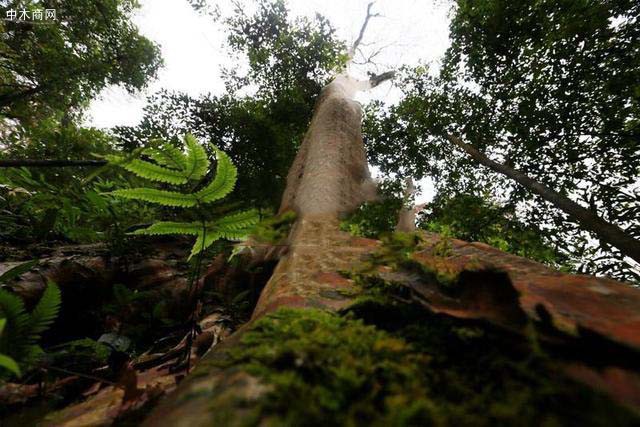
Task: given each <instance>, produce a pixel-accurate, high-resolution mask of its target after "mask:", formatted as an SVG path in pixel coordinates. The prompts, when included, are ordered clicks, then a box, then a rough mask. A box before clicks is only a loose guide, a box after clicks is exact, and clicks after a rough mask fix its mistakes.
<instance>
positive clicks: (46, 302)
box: [28, 281, 62, 343]
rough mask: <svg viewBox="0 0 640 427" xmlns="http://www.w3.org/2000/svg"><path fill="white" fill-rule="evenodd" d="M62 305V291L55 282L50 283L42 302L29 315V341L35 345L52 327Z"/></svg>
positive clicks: (41, 299)
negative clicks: (43, 333)
mask: <svg viewBox="0 0 640 427" xmlns="http://www.w3.org/2000/svg"><path fill="white" fill-rule="evenodd" d="M61 303H62V298H61V295H60V289H59V288H58V286H57V285H56V284H55V283H54V282H52V281H49V282H48V283H47V287H46V288H45V290H44V293H43V294H42V297H40V301H38V304H37V305H36V306H35V308H34V309H33V311H32V312H31V314H30V315H29V337H28V339H29V341H31V343H35V342H36V341H37V340H38V339H39V338H40V335H41V334H42V332H44V331H46V330H47V329H48V328H49V326H51V324H52V323H53V321H54V320H55V318H56V316H57V315H58V311H60V304H61Z"/></svg>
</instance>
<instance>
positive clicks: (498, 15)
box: [365, 0, 640, 280]
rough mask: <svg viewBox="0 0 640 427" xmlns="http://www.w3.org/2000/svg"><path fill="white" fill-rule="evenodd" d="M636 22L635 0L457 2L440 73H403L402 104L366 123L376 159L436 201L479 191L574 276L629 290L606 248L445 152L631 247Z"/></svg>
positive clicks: (619, 259)
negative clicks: (528, 183)
mask: <svg viewBox="0 0 640 427" xmlns="http://www.w3.org/2000/svg"><path fill="white" fill-rule="evenodd" d="M639 14H640V8H638V5H637V2H633V1H611V2H608V1H607V2H600V1H588V0H585V1H577V2H558V1H553V0H550V1H533V0H532V1H519V2H511V1H506V0H486V1H482V2H476V1H467V0H459V1H457V2H456V7H455V9H454V11H453V14H452V23H451V27H450V32H451V39H452V44H451V47H450V48H449V49H448V51H447V53H446V55H445V57H444V61H443V65H442V68H441V69H440V70H439V72H434V71H437V70H428V69H427V68H425V67H424V66H419V67H414V68H409V69H405V70H404V71H403V73H401V74H402V75H403V76H402V78H400V79H399V81H398V83H399V85H400V86H401V87H402V89H403V91H404V95H405V96H404V98H403V100H402V101H401V102H400V103H399V104H398V105H397V106H393V107H391V108H389V109H387V110H385V111H382V110H380V111H379V112H378V113H371V114H370V115H369V117H368V120H367V124H366V126H365V128H366V134H367V135H368V141H369V153H370V156H371V159H372V161H373V163H375V164H376V165H378V166H380V167H381V168H382V170H383V171H388V172H395V171H398V170H400V171H403V172H404V173H411V174H412V175H413V176H415V177H422V176H425V175H428V176H431V177H432V179H433V181H434V182H435V183H436V186H437V189H438V192H439V193H441V194H442V196H443V197H447V198H451V197H454V196H456V195H458V194H464V195H471V196H474V197H475V196H479V197H484V195H485V194H487V193H489V194H491V195H492V196H493V198H496V199H498V200H499V201H500V202H501V204H505V203H506V204H508V205H509V206H514V209H516V210H515V212H516V213H517V215H518V216H519V217H520V218H521V219H522V220H523V221H524V222H525V223H527V224H535V225H536V227H537V228H538V229H539V230H540V231H541V234H542V235H543V237H544V240H545V243H546V244H547V245H550V246H551V247H554V248H557V250H559V251H560V252H562V253H564V254H565V255H566V256H568V257H573V258H575V259H577V262H576V268H577V269H578V271H580V272H589V273H599V274H608V275H611V276H613V277H616V278H623V279H627V280H634V279H635V280H637V279H638V277H639V276H638V273H637V268H636V269H635V270H634V267H633V266H632V265H630V264H629V263H627V261H626V260H625V259H624V257H623V256H622V254H621V253H619V252H618V251H617V250H616V249H615V248H611V247H610V246H609V245H607V244H605V243H602V242H599V241H597V240H596V239H594V238H593V236H591V235H590V234H588V233H586V232H585V231H583V230H582V229H581V228H580V225H579V224H576V223H575V222H573V219H572V218H567V216H566V215H565V214H563V213H562V212H561V211H559V210H557V209H556V208H554V207H553V206H552V205H550V204H549V203H547V202H544V201H542V200H541V199H540V198H538V196H535V195H533V194H532V193H530V192H528V191H527V190H525V189H524V188H523V187H520V186H519V185H517V184H516V183H515V182H513V181H511V180H509V179H508V178H506V177H503V176H500V175H497V174H495V173H492V172H488V171H487V170H485V169H484V168H483V167H480V166H479V165H477V164H476V163H474V161H473V160H472V159H471V158H469V157H468V156H466V155H465V154H462V155H461V154H460V153H459V152H458V151H457V150H454V149H452V146H451V144H450V142H449V141H447V138H446V135H447V134H453V135H457V136H459V137H461V138H462V140H463V141H465V142H466V143H468V144H470V145H472V146H473V147H475V148H476V149H478V150H479V151H480V152H482V153H484V154H486V155H487V156H488V157H490V158H491V159H493V160H495V161H497V162H499V163H504V164H506V165H508V166H510V167H512V168H515V169H517V170H520V171H523V172H525V173H526V174H527V175H528V176H530V177H531V178H533V179H534V180H536V181H537V182H539V183H541V184H543V185H545V186H547V187H549V188H551V189H553V190H555V191H557V192H559V193H561V194H563V195H565V196H567V197H569V198H570V199H572V200H574V201H576V202H578V203H579V204H581V205H582V206H584V207H586V208H588V209H590V210H592V211H593V212H596V213H597V214H598V215H599V216H600V217H602V218H604V219H605V220H606V221H609V222H610V223H613V224H616V225H618V226H620V227H621V228H622V229H624V230H625V232H626V233H628V234H629V235H631V236H634V237H636V238H637V237H638V236H640V234H639V233H638V230H639V229H638V222H637V221H636V219H637V217H638V209H639V206H640V195H639V193H638V188H637V176H638V170H639V167H640V163H639V160H640V151H639V150H638V141H639V139H638V138H639V134H638V123H639V118H638V117H639V112H640V109H638V105H639V99H640V98H638V97H639V94H640V91H639V90H638V81H639V79H638V70H639V69H640V67H639V64H638V55H635V54H634V53H633V52H636V51H637V50H638V46H640V44H639V43H640V37H639V35H640V32H639V31H640V30H639V28H640V26H638V20H639V19H640V15H639ZM374 110H375V109H372V110H371V111H374Z"/></svg>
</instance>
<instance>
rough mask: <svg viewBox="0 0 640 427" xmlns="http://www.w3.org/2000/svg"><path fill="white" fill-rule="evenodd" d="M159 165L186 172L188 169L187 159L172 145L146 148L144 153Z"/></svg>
mask: <svg viewBox="0 0 640 427" xmlns="http://www.w3.org/2000/svg"><path fill="white" fill-rule="evenodd" d="M142 153H143V154H144V155H146V156H149V158H150V159H151V160H153V161H154V162H156V163H158V164H159V165H162V166H166V167H168V168H171V169H177V170H181V171H184V170H185V169H186V168H187V157H186V156H185V155H184V153H183V152H182V151H181V150H180V149H179V148H178V147H175V146H174V145H172V144H169V143H165V144H162V146H161V147H160V148H145V149H144V151H143V152H142Z"/></svg>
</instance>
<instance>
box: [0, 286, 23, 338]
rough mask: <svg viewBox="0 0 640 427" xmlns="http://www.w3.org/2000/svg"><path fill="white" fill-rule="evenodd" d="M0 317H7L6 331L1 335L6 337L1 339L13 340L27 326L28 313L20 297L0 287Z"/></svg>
mask: <svg viewBox="0 0 640 427" xmlns="http://www.w3.org/2000/svg"><path fill="white" fill-rule="evenodd" d="M0 317H2V318H5V319H7V324H8V333H7V334H5V337H3V338H7V339H6V340H5V339H3V340H2V341H13V339H14V338H18V337H20V336H22V335H24V333H25V332H26V330H27V329H28V327H29V314H27V311H26V310H25V308H24V302H23V301H22V298H20V297H19V296H17V295H14V294H12V293H10V292H7V291H5V290H4V289H0ZM0 348H1V346H0Z"/></svg>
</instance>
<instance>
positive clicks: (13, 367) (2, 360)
mask: <svg viewBox="0 0 640 427" xmlns="http://www.w3.org/2000/svg"><path fill="white" fill-rule="evenodd" d="M0 366H2V367H3V368H5V369H7V370H8V371H10V372H11V373H13V374H14V375H15V376H16V377H19V376H20V375H22V374H21V373H20V367H19V366H18V364H17V363H16V361H15V360H13V359H12V358H10V357H9V356H5V355H4V354H0Z"/></svg>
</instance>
